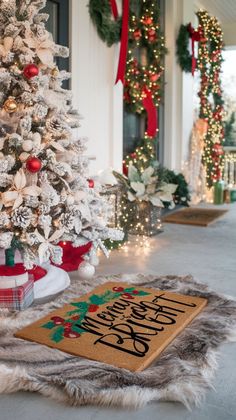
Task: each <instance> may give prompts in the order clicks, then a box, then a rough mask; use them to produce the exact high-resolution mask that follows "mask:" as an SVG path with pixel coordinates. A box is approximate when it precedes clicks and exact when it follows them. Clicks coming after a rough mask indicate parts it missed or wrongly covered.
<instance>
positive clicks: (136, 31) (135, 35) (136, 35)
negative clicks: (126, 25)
mask: <svg viewBox="0 0 236 420" xmlns="http://www.w3.org/2000/svg"><path fill="white" fill-rule="evenodd" d="M141 36H142V32H141V31H140V29H135V31H134V32H133V38H134V39H135V41H138V40H139V39H140V38H141Z"/></svg>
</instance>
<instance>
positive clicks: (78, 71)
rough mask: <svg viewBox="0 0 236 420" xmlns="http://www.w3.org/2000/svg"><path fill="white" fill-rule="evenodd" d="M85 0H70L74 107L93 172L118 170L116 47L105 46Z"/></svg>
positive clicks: (119, 108) (120, 120)
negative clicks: (76, 110) (77, 114)
mask: <svg viewBox="0 0 236 420" xmlns="http://www.w3.org/2000/svg"><path fill="white" fill-rule="evenodd" d="M87 5H88V0H71V22H70V28H71V71H72V90H73V96H74V100H73V101H74V106H75V107H76V108H78V109H79V112H80V113H81V115H82V116H83V120H82V121H81V128H80V134H81V135H82V136H85V137H88V154H89V156H93V157H96V160H93V161H91V170H90V172H91V173H92V174H95V173H97V172H98V171H99V170H102V169H105V168H108V167H110V166H112V167H113V168H115V169H119V170H120V169H121V165H122V148H123V140H122V138H123V114H122V107H123V103H122V87H121V85H120V84H119V85H118V86H114V80H115V73H116V67H117V63H116V62H117V57H118V53H119V50H118V46H115V47H111V48H108V47H107V46H106V44H105V43H103V42H102V41H101V40H100V39H99V37H98V35H97V32H96V29H95V28H94V26H93V24H92V22H91V19H90V17H89V12H88V7H87Z"/></svg>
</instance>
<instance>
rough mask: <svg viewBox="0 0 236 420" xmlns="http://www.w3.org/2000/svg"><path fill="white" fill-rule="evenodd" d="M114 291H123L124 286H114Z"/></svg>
mask: <svg viewBox="0 0 236 420" xmlns="http://www.w3.org/2000/svg"><path fill="white" fill-rule="evenodd" d="M112 290H114V292H123V290H124V287H113V289H112Z"/></svg>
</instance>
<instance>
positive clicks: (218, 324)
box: [0, 274, 236, 408]
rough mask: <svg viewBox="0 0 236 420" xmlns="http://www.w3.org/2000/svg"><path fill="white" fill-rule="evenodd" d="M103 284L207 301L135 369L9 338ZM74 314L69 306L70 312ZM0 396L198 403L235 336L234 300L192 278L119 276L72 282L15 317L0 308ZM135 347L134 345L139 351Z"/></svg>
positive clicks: (108, 403) (134, 404) (138, 403)
mask: <svg viewBox="0 0 236 420" xmlns="http://www.w3.org/2000/svg"><path fill="white" fill-rule="evenodd" d="M108 281H115V282H119V283H120V282H121V281H124V282H126V283H131V284H132V285H133V286H134V287H135V290H136V288H137V289H138V288H141V289H142V288H143V287H145V288H151V289H152V290H153V292H155V293H159V292H160V291H166V290H168V291H169V292H173V293H178V294H181V295H186V296H191V297H200V298H203V299H207V306H206V307H205V308H204V309H203V311H202V312H201V313H200V314H199V315H198V316H197V317H196V318H195V319H194V320H193V321H192V322H191V323H190V324H189V325H188V326H187V327H186V328H185V329H184V330H183V331H182V332H181V333H180V334H179V335H178V336H177V337H176V338H175V339H174V340H173V341H172V342H171V344H170V345H169V346H168V347H166V348H165V350H164V351H163V352H162V353H161V354H160V356H159V357H158V358H156V359H155V361H154V362H153V364H152V365H151V366H150V367H148V368H147V369H145V370H144V371H142V372H131V371H129V370H127V369H122V368H118V367H115V366H112V365H108V364H106V363H100V362H97V361H93V360H89V359H85V358H83V357H76V356H73V355H70V354H68V353H65V352H64V351H60V350H57V349H54V348H50V347H48V346H45V345H41V344H37V343H35V342H30V341H27V340H22V339H19V338H16V337H14V334H15V333H17V331H19V330H21V329H22V328H24V327H26V326H28V325H30V324H31V323H32V322H34V321H36V320H39V319H41V318H42V317H43V316H47V315H48V314H49V312H51V311H53V310H55V309H59V308H62V307H63V306H64V305H65V304H68V303H69V302H71V301H73V300H74V299H75V298H76V296H82V295H84V294H86V293H89V292H91V291H92V290H93V289H94V287H96V286H98V285H101V284H104V283H106V282H108ZM74 309H76V308H74ZM0 318H1V322H0V330H1V334H0V393H13V392H17V391H31V392H39V393H41V394H42V395H44V396H48V397H50V398H53V399H56V400H58V401H61V402H63V403H68V404H70V405H85V404H94V405H103V406H104V405H106V406H119V407H122V406H123V407H133V408H135V407H136V408H137V407H141V406H144V405H145V404H147V403H148V402H149V401H150V402H151V401H159V400H165V401H180V402H182V403H183V404H185V405H186V406H190V405H191V404H194V403H195V404H199V402H200V401H201V400H202V398H203V397H204V395H205V393H206V391H207V389H209V388H210V387H211V386H212V384H213V376H214V372H215V371H216V369H217V360H219V362H220V357H219V346H220V345H221V344H222V343H226V342H229V341H233V339H235V337H236V301H234V300H233V299H232V298H228V297H226V296H224V295H219V294H216V293H215V292H213V291H211V290H210V289H208V288H207V286H205V285H203V284H199V283H196V282H194V281H193V279H192V278H191V277H189V276H188V277H177V276H163V277H158V276H153V275H152V276H151V275H137V274H135V275H122V276H108V277H107V278H104V277H103V278H99V277H97V278H96V279H93V281H91V280H87V281H83V282H81V281H77V282H74V283H73V284H72V285H71V286H70V288H69V289H67V290H66V292H64V293H63V294H62V295H61V296H59V297H58V298H57V299H55V300H54V301H53V302H49V303H47V304H40V305H35V306H32V307H30V308H28V309H26V310H25V311H22V312H20V313H10V312H9V311H8V310H6V309H5V310H0ZM138 348H139V346H138Z"/></svg>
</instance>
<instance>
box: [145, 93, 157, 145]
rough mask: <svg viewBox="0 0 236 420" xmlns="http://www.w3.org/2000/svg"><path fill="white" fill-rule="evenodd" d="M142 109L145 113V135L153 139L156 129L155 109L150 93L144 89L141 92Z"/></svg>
mask: <svg viewBox="0 0 236 420" xmlns="http://www.w3.org/2000/svg"><path fill="white" fill-rule="evenodd" d="M142 102H143V107H144V108H145V110H146V112H147V130H146V132H147V135H148V137H155V136H156V132H157V129H158V121H157V108H156V106H155V104H154V102H153V98H152V92H151V91H150V90H149V89H148V88H147V87H146V88H144V90H143V101H142Z"/></svg>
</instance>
